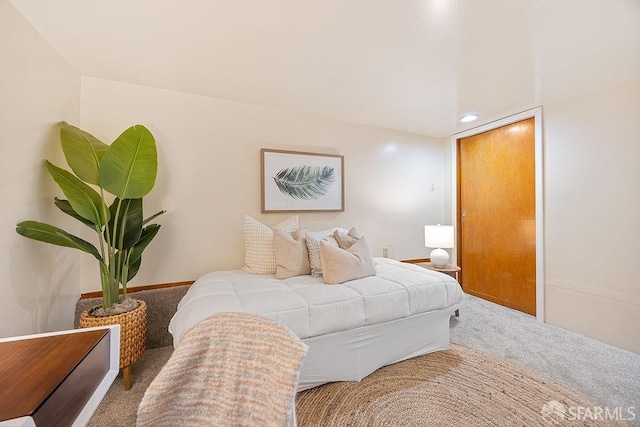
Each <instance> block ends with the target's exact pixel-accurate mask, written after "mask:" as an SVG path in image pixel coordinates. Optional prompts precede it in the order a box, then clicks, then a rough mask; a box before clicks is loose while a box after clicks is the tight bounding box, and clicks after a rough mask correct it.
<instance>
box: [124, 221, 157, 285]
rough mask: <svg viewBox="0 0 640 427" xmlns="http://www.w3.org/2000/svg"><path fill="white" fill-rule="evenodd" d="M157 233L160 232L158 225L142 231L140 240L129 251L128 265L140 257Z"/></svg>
mask: <svg viewBox="0 0 640 427" xmlns="http://www.w3.org/2000/svg"><path fill="white" fill-rule="evenodd" d="M158 231H160V225H158V224H151V225H149V226H147V227H145V228H144V229H143V230H142V235H141V236H140V240H138V242H137V243H136V244H135V245H133V247H132V248H131V249H130V252H131V255H130V256H129V265H133V264H134V262H135V261H136V260H138V259H140V258H141V257H142V252H143V251H144V250H145V248H146V247H147V246H148V245H149V243H151V241H152V240H153V238H154V237H156V234H158ZM129 268H131V267H129ZM131 277H133V276H131Z"/></svg>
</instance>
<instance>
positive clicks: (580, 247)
mask: <svg viewBox="0 0 640 427" xmlns="http://www.w3.org/2000/svg"><path fill="white" fill-rule="evenodd" d="M543 115H544V127H545V134H544V137H545V209H546V214H545V227H546V231H545V241H546V245H545V251H546V253H545V265H546V273H545V293H546V313H545V314H546V319H547V321H548V322H549V323H551V324H554V325H557V326H561V327H564V328H567V329H570V330H573V331H576V332H579V333H581V334H584V335H587V336H590V337H593V338H597V339H599V340H601V341H605V342H608V343H611V344H614V345H616V346H619V347H623V348H626V349H629V350H632V351H635V352H638V353H640V333H639V332H638V325H640V187H639V183H640V120H638V117H640V79H636V80H633V81H629V82H626V83H623V84H619V85H617V86H614V87H608V88H605V89H601V90H598V91H594V92H590V93H588V94H584V95H581V96H577V97H573V98H570V99H567V100H565V101H563V102H558V103H555V104H552V105H545V106H544V111H543Z"/></svg>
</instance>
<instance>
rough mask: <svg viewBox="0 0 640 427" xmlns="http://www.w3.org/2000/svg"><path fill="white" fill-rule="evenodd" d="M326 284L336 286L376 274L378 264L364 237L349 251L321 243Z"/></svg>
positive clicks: (323, 273) (323, 274)
mask: <svg viewBox="0 0 640 427" xmlns="http://www.w3.org/2000/svg"><path fill="white" fill-rule="evenodd" d="M320 253H321V256H322V257H321V260H322V276H323V277H324V283H326V284H329V285H336V284H338V283H344V282H348V281H349V280H355V279H360V278H362V277H368V276H373V275H375V274H376V263H375V261H374V260H373V255H372V254H371V249H369V245H367V242H366V240H365V238H364V237H361V238H360V240H358V241H357V242H355V243H354V244H353V245H351V247H350V248H349V249H340V248H336V247H333V246H331V245H328V244H326V243H325V242H320Z"/></svg>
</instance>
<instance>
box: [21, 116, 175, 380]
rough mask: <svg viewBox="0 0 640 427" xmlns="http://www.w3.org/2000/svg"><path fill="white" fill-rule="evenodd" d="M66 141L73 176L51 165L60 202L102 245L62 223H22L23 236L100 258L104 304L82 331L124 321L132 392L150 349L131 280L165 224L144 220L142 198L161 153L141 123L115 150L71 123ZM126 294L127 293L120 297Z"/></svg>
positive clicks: (86, 318)
mask: <svg viewBox="0 0 640 427" xmlns="http://www.w3.org/2000/svg"><path fill="white" fill-rule="evenodd" d="M60 142H61V145H62V151H63V153H64V156H65V159H66V161H67V164H68V165H69V167H70V168H71V170H72V171H73V173H71V172H69V171H67V170H65V169H62V168H59V167H57V166H55V165H53V164H52V163H50V162H49V161H47V162H46V168H47V170H48V171H49V173H50V174H51V176H52V177H53V179H54V181H55V182H56V183H57V184H58V186H59V187H60V189H61V190H62V192H63V193H64V195H65V197H66V199H59V198H57V197H56V198H54V204H55V205H56V206H57V207H58V208H59V209H60V210H61V211H62V212H64V213H65V214H67V215H70V216H71V217H73V218H75V219H77V220H78V221H80V222H82V223H83V224H84V225H86V226H87V227H89V228H91V229H92V230H93V231H94V232H95V233H96V236H97V241H98V244H97V247H96V246H94V245H93V244H92V243H89V242H88V241H86V240H84V239H81V238H80V237H77V236H74V235H73V234H71V233H68V232H67V231H65V230H63V229H61V228H58V227H56V226H53V225H50V224H45V223H42V222H38V221H23V222H20V223H19V224H18V225H17V226H16V231H17V232H18V233H19V234H21V235H22V236H25V237H28V238H30V239H34V240H38V241H41V242H45V243H50V244H53V245H58V246H65V247H70V248H75V249H78V250H81V251H83V252H86V253H88V254H91V255H92V256H94V257H95V258H96V260H97V261H98V268H99V271H100V281H101V285H102V305H101V306H97V307H93V308H92V309H89V310H87V311H85V312H84V313H82V316H81V318H80V326H81V327H89V326H102V325H111V324H120V328H121V330H120V368H122V369H123V374H124V378H125V388H127V389H128V388H130V373H131V371H130V365H131V363H133V362H135V361H136V360H137V359H138V358H139V357H140V356H141V355H142V353H143V352H144V349H145V339H146V304H145V303H144V301H138V300H134V299H131V298H127V282H128V281H129V280H131V279H132V278H133V277H134V276H135V275H136V274H137V273H138V271H139V269H140V264H141V262H142V252H143V251H144V250H145V248H146V247H147V246H148V245H149V243H150V242H151V241H152V240H153V238H154V237H155V236H156V234H157V233H158V230H159V229H160V225H158V224H149V222H150V221H151V220H152V219H154V218H156V217H157V216H158V215H161V214H163V213H164V211H160V212H158V213H156V214H154V215H151V216H150V217H148V218H144V216H143V210H142V198H143V197H144V196H146V195H147V194H148V193H149V192H150V191H151V189H152V188H153V186H154V185H155V180H156V175H157V168H158V156H157V150H156V143H155V139H154V138H153V135H152V134H151V132H149V130H148V129H147V128H145V127H144V126H142V125H135V126H132V127H130V128H128V129H127V130H125V131H124V132H123V133H122V134H121V135H120V136H119V137H118V138H117V139H116V140H115V141H114V142H113V143H112V144H111V145H107V144H105V143H103V142H101V141H100V140H98V139H97V138H96V137H94V136H93V135H91V134H90V133H88V132H85V131H83V130H81V129H79V128H77V127H75V126H72V125H70V124H68V123H66V122H62V123H61V125H60ZM120 289H122V295H120Z"/></svg>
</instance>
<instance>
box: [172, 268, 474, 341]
mask: <svg viewBox="0 0 640 427" xmlns="http://www.w3.org/2000/svg"><path fill="white" fill-rule="evenodd" d="M375 261H376V268H377V274H376V275H375V276H370V277H365V278H362V279H357V280H352V281H349V282H345V283H343V284H340V285H326V284H324V282H323V281H322V278H317V277H312V276H298V277H292V278H289V279H285V280H278V279H276V278H275V277H274V276H268V275H267V276H265V275H260V276H258V275H251V274H248V273H245V272H243V271H240V270H231V271H217V272H212V273H208V274H205V275H204V276H202V277H200V278H199V279H198V280H196V282H195V283H194V284H193V285H192V286H191V287H190V289H189V291H188V292H187V294H186V295H185V296H184V298H183V299H182V300H181V301H180V303H179V305H178V310H177V312H176V314H175V315H174V316H173V318H172V319H171V323H170V324H169V332H171V334H172V335H173V340H174V347H177V346H178V344H179V343H180V341H181V340H182V337H183V336H184V334H185V333H186V332H187V331H188V330H189V329H191V328H192V327H193V326H194V325H195V324H196V323H198V322H199V321H201V320H204V319H206V318H207V317H209V316H211V315H213V314H215V313H219V312H234V311H236V312H238V311H239V312H249V313H254V314H259V315H262V316H264V317H266V318H268V319H271V320H275V321H278V322H280V323H282V324H284V325H286V326H287V327H289V328H290V329H291V330H292V331H293V332H294V333H295V334H296V335H298V336H299V337H300V338H302V339H306V338H312V337H317V336H321V335H326V334H332V333H336V332H341V331H348V330H353V329H356V328H361V327H365V326H370V325H379V324H383V323H386V322H391V321H394V320H397V319H403V318H407V317H410V316H414V315H418V314H421V313H427V312H431V311H440V310H443V309H447V308H450V307H453V306H456V307H457V306H459V304H460V303H461V302H462V299H463V297H464V294H463V292H462V289H461V288H460V285H459V284H458V282H457V281H456V280H455V279H453V278H452V277H450V276H447V275H445V274H442V273H438V272H435V271H431V270H427V269H424V268H422V267H418V266H415V265H412V264H406V263H401V262H398V261H395V260H390V259H387V258H376V259H375Z"/></svg>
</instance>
